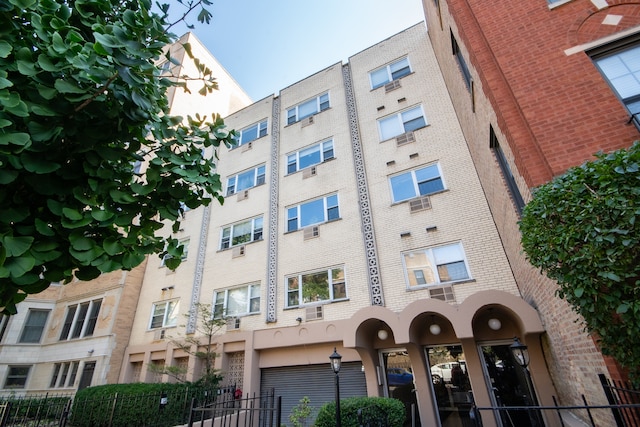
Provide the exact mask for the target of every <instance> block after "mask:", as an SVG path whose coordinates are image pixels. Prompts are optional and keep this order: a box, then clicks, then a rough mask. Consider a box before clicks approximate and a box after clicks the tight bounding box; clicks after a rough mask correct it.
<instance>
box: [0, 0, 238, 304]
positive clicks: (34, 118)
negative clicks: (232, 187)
mask: <svg viewBox="0 0 640 427" xmlns="http://www.w3.org/2000/svg"><path fill="white" fill-rule="evenodd" d="M178 1H179V2H180V3H182V4H183V5H184V6H186V8H187V13H188V12H190V11H191V10H193V9H194V8H196V7H200V6H202V5H207V4H210V2H209V1H208V0H200V1H192V2H186V1H185V2H184V3H183V1H182V0H178ZM160 10H161V14H158V13H154V12H153V11H151V1H150V0H101V1H94V0H66V1H55V0H7V1H3V2H1V3H0V307H3V311H4V312H8V313H15V311H16V307H15V305H16V304H17V303H19V302H20V301H22V300H23V299H24V298H25V297H26V296H27V295H28V294H32V293H37V292H40V291H42V290H44V289H46V288H47V287H48V286H49V284H50V283H51V282H59V281H70V280H71V279H72V278H73V277H74V276H75V277H76V278H78V279H80V280H90V279H93V278H96V277H97V276H98V275H100V274H101V273H103V272H109V271H114V270H119V269H125V270H128V269H132V268H133V267H135V266H137V265H139V264H140V263H141V262H142V261H143V260H144V258H145V256H147V255H149V254H153V253H161V255H169V257H168V259H167V266H168V267H169V268H174V269H175V268H176V267H177V266H178V265H179V263H180V255H181V251H182V248H181V247H180V246H179V245H178V242H177V240H176V239H173V238H165V237H163V236H161V235H160V229H161V228H162V226H163V222H168V223H171V224H172V225H173V229H174V231H175V230H177V229H178V228H179V222H180V218H181V217H180V215H181V213H182V212H183V210H184V208H185V207H188V208H191V209H193V208H197V207H199V206H201V205H207V204H208V203H209V202H210V201H211V200H212V199H214V198H217V199H218V200H219V201H220V202H221V203H222V200H223V198H222V196H220V194H219V192H220V189H221V183H220V178H219V176H218V175H217V174H216V173H215V172H214V168H215V164H214V159H213V158H211V156H208V157H205V156H204V150H205V149H207V148H209V151H210V150H211V148H210V147H213V148H214V149H215V148H216V147H218V146H219V145H220V144H226V145H230V144H233V138H234V132H233V131H231V132H229V131H227V130H226V129H225V126H224V123H223V121H222V120H221V119H220V117H219V116H218V115H215V114H214V115H213V116H212V117H211V119H210V121H207V119H206V117H200V116H196V117H195V118H192V117H189V118H188V119H186V120H183V119H182V118H181V117H172V116H170V115H169V114H168V113H169V102H168V98H167V89H168V88H170V87H172V86H183V87H184V88H185V89H186V84H185V81H184V80H181V79H175V78H170V77H171V76H164V75H162V70H161V69H160V68H159V67H158V64H159V62H160V59H164V58H165V57H166V59H168V60H170V61H172V62H174V63H175V62H176V60H175V59H174V58H171V57H169V54H168V53H164V51H163V49H164V48H165V47H166V46H167V45H168V44H170V43H172V42H174V41H175V40H176V37H175V36H174V35H172V34H171V33H169V32H168V29H169V28H170V27H171V25H172V24H170V23H169V22H168V18H167V16H168V10H169V6H168V5H160ZM185 16H186V13H185ZM183 18H184V16H183ZM210 18H211V15H210V13H209V12H208V11H206V9H204V8H202V10H201V12H200V13H199V19H201V20H202V21H206V22H208V21H209V20H210ZM184 47H185V50H186V51H187V52H188V53H190V46H188V45H187V44H185V46H184ZM194 62H195V64H196V66H197V67H198V69H199V71H200V76H197V77H196V78H199V79H201V80H202V82H203V90H202V91H201V92H202V93H208V92H211V91H212V90H214V89H215V88H216V82H215V81H214V79H213V77H212V76H211V70H209V69H208V68H207V67H206V66H205V65H203V64H202V63H200V62H199V61H197V59H194ZM145 160H146V166H147V168H146V170H145V172H144V173H137V172H136V171H135V169H134V166H135V165H136V162H141V161H145Z"/></svg>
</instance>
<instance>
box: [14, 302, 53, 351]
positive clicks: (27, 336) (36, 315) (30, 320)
mask: <svg viewBox="0 0 640 427" xmlns="http://www.w3.org/2000/svg"><path fill="white" fill-rule="evenodd" d="M48 317H49V310H36V309H29V312H28V313H27V321H26V322H25V324H24V329H22V335H20V342H21V343H39V342H40V339H41V338H42V332H44V326H45V325H46V323H47V318H48Z"/></svg>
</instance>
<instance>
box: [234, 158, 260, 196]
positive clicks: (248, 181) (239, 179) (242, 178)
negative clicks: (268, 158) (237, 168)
mask: <svg viewBox="0 0 640 427" xmlns="http://www.w3.org/2000/svg"><path fill="white" fill-rule="evenodd" d="M264 180H265V166H264V165H262V166H258V167H257V168H254V169H250V170H248V171H244V172H241V173H239V174H237V175H234V176H232V177H230V178H229V179H227V196H230V195H232V194H234V193H237V192H239V191H242V190H247V189H249V188H252V187H255V186H257V185H260V184H264Z"/></svg>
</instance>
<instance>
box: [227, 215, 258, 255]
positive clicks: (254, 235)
mask: <svg viewBox="0 0 640 427" xmlns="http://www.w3.org/2000/svg"><path fill="white" fill-rule="evenodd" d="M262 223H263V221H262V217H258V218H253V219H250V220H248V221H243V222H239V223H237V224H233V225H230V226H228V227H224V228H223V229H222V233H221V236H220V249H227V248H230V247H232V246H237V245H243V244H245V243H249V242H254V241H256V240H262Z"/></svg>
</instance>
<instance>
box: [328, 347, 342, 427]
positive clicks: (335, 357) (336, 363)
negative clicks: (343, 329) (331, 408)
mask: <svg viewBox="0 0 640 427" xmlns="http://www.w3.org/2000/svg"><path fill="white" fill-rule="evenodd" d="M329 360H331V369H333V373H334V374H336V427H342V418H341V417H340V377H338V373H339V372H340V366H341V364H342V356H340V355H339V354H338V352H337V351H336V348H335V347H334V348H333V354H332V355H331V356H329Z"/></svg>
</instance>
